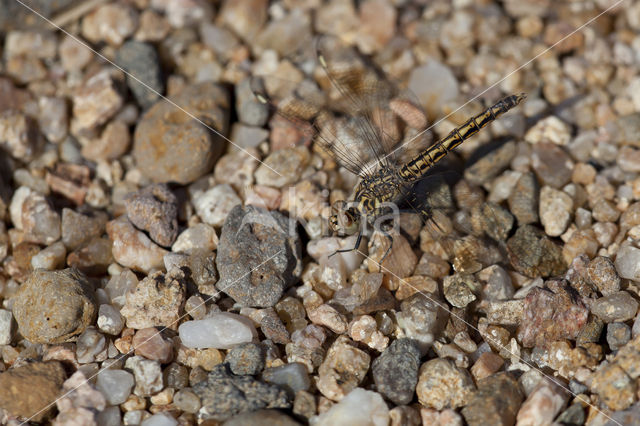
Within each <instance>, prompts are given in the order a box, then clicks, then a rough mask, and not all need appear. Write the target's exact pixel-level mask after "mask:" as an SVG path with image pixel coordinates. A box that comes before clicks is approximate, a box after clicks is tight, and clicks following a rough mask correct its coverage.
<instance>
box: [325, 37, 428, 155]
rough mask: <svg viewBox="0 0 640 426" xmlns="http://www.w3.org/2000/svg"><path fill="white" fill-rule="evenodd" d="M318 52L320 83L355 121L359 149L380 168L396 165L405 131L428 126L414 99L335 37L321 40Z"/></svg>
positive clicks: (334, 101)
mask: <svg viewBox="0 0 640 426" xmlns="http://www.w3.org/2000/svg"><path fill="white" fill-rule="evenodd" d="M316 52H317V57H318V62H319V64H320V67H321V69H322V71H323V72H321V73H320V75H318V76H317V77H318V81H319V83H320V85H321V86H322V87H323V88H324V89H325V90H326V91H327V93H328V94H329V101H330V102H331V104H332V106H334V107H335V108H336V109H338V110H340V111H343V112H344V113H345V114H348V115H349V116H350V117H351V119H350V124H351V125H352V126H353V127H354V128H355V129H356V135H357V137H358V138H359V140H360V142H361V150H363V151H365V152H366V153H367V155H368V157H370V158H369V160H375V161H376V162H377V163H378V164H380V165H381V166H388V165H390V164H393V163H397V162H398V160H399V158H400V155H401V154H402V152H403V150H402V149H398V148H399V144H400V142H401V141H402V140H403V139H404V133H408V132H407V131H406V130H408V129H414V130H416V129H419V130H420V131H421V130H423V129H424V128H425V127H426V115H425V114H424V112H423V111H422V109H421V108H420V107H419V106H418V105H419V103H418V102H417V100H416V98H415V96H413V95H412V94H411V93H410V92H409V91H401V90H400V89H399V88H398V87H397V86H396V85H394V84H393V83H392V82H390V81H389V80H387V79H385V78H383V77H382V76H381V75H380V74H379V73H377V72H376V70H375V68H374V67H372V66H370V65H368V64H367V63H366V62H365V61H364V59H362V58H361V57H360V56H359V55H357V54H356V52H355V49H353V48H349V47H345V46H344V45H343V44H342V43H340V42H339V40H337V39H335V38H332V37H326V36H322V37H319V38H318V39H317V40H316ZM394 150H395V151H394Z"/></svg>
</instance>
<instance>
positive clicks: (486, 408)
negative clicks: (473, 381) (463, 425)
mask: <svg viewBox="0 0 640 426" xmlns="http://www.w3.org/2000/svg"><path fill="white" fill-rule="evenodd" d="M523 400H524V395H523V394H522V390H520V385H519V384H518V381H517V380H516V379H515V378H513V377H512V376H511V375H510V374H509V373H497V374H495V375H493V376H490V377H487V378H486V379H485V380H482V381H480V382H479V383H478V390H477V391H476V392H475V393H474V394H473V395H472V397H471V399H470V401H469V403H468V404H467V406H466V407H464V408H463V409H462V415H463V416H464V419H465V421H466V422H467V424H469V425H470V426H480V425H510V424H515V423H516V415H517V414H518V410H519V409H520V404H522V401H523Z"/></svg>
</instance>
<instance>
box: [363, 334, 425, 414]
mask: <svg viewBox="0 0 640 426" xmlns="http://www.w3.org/2000/svg"><path fill="white" fill-rule="evenodd" d="M419 367H420V351H419V349H418V348H417V346H416V345H415V343H413V342H412V341H411V340H410V339H399V340H396V341H394V342H393V343H392V344H391V345H390V346H389V347H388V348H387V349H385V351H384V352H383V353H382V354H381V355H380V356H379V357H378V358H376V359H375V360H374V361H373V365H372V373H373V380H374V382H375V383H376V387H377V389H378V392H380V393H381V394H382V395H383V396H385V397H386V398H387V399H389V400H391V401H393V403H394V404H396V405H405V404H408V403H410V402H411V401H412V400H413V395H414V393H415V388H416V384H417V383H418V368H419Z"/></svg>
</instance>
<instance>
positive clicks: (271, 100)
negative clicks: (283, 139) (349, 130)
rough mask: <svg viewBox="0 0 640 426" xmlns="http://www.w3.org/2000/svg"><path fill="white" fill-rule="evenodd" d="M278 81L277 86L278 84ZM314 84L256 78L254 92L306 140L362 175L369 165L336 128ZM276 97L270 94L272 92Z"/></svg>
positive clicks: (252, 84) (269, 77)
mask: <svg viewBox="0 0 640 426" xmlns="http://www.w3.org/2000/svg"><path fill="white" fill-rule="evenodd" d="M274 81H275V82H274ZM314 86H315V84H314V83H313V82H312V81H310V80H304V81H303V82H300V83H294V82H289V81H283V80H282V79H278V78H276V77H273V76H254V77H252V79H251V90H252V91H253V93H254V96H255V97H256V99H257V100H258V101H259V102H260V103H263V104H265V105H267V106H269V108H270V110H271V112H272V113H273V114H277V115H279V116H280V117H282V118H284V119H286V120H287V121H288V122H289V123H291V125H293V126H294V127H295V128H296V129H297V130H298V131H299V132H301V133H302V134H303V135H304V139H308V140H313V139H315V143H316V144H317V145H318V146H319V147H320V148H321V149H322V150H323V151H325V152H326V153H327V154H329V155H330V156H331V157H332V158H333V159H334V160H335V161H336V162H337V163H338V164H340V165H341V166H343V167H344V168H346V169H347V170H349V171H350V172H352V173H354V174H357V175H359V174H361V173H362V171H363V170H364V169H365V167H366V163H365V162H363V161H362V159H361V158H360V157H358V156H357V155H356V154H355V152H354V151H353V149H350V145H351V142H350V141H349V140H348V139H346V134H344V132H342V134H341V132H340V129H339V128H336V126H335V123H334V120H333V117H332V116H331V114H330V113H329V112H328V111H327V110H326V108H325V106H324V102H325V100H324V95H323V93H322V91H321V90H320V89H319V88H318V87H317V86H315V89H314ZM269 89H271V91H272V92H273V93H269V92H270V90H269Z"/></svg>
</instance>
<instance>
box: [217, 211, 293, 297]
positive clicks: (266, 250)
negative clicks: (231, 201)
mask: <svg viewBox="0 0 640 426" xmlns="http://www.w3.org/2000/svg"><path fill="white" fill-rule="evenodd" d="M300 253H301V247H300V240H299V239H298V233H297V231H296V229H295V227H290V222H289V219H288V218H287V217H285V216H284V215H282V214H280V213H278V212H268V211H267V210H265V209H262V208H257V207H253V206H248V207H246V208H242V207H241V206H236V207H235V208H234V209H233V210H231V213H229V216H228V217H227V220H226V221H225V223H224V226H223V227H222V233H221V236H220V243H219V244H218V257H217V259H216V263H217V266H218V271H219V273H220V281H218V283H217V285H216V287H217V288H218V289H219V290H221V291H224V292H225V293H227V294H228V295H229V296H231V297H232V298H233V299H234V300H235V301H236V302H238V303H240V304H242V305H243V306H253V307H270V306H273V305H275V304H276V303H277V302H278V300H280V297H281V296H282V293H283V291H284V290H285V289H286V288H288V287H290V286H291V285H293V284H294V283H295V281H296V280H297V279H298V278H299V276H300V273H301V270H302V261H301V254H300Z"/></svg>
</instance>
